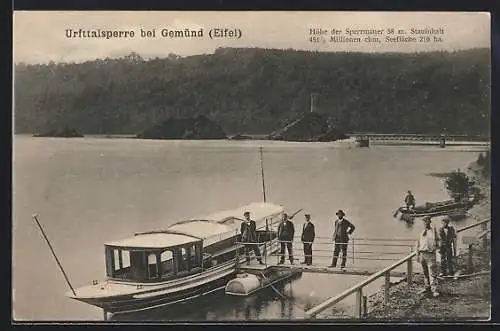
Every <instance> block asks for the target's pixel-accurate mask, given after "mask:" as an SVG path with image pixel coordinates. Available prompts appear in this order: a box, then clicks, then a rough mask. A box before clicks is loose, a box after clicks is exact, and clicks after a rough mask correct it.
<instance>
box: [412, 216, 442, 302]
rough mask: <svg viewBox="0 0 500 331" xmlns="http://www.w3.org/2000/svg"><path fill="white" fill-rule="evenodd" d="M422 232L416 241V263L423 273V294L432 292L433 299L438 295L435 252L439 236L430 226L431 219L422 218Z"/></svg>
mask: <svg viewBox="0 0 500 331" xmlns="http://www.w3.org/2000/svg"><path fill="white" fill-rule="evenodd" d="M423 221H424V224H425V225H424V230H423V231H422V232H420V235H419V237H418V240H417V246H416V252H417V262H420V264H421V265H422V269H423V272H424V282H425V289H424V293H429V292H432V295H433V296H434V297H437V296H438V295H439V292H438V290H437V265H436V250H437V248H438V247H440V245H439V234H438V232H437V230H436V228H435V227H433V226H431V217H430V216H427V217H424V219H423Z"/></svg>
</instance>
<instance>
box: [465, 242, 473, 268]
mask: <svg viewBox="0 0 500 331" xmlns="http://www.w3.org/2000/svg"><path fill="white" fill-rule="evenodd" d="M467 260H468V261H467V262H468V263H467V264H468V268H469V273H472V272H473V271H474V263H473V262H472V244H469V253H468V259H467Z"/></svg>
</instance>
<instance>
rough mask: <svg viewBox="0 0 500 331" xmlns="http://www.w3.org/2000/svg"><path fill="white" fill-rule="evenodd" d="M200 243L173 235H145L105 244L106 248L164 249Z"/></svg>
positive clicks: (182, 236) (190, 238) (180, 235)
mask: <svg viewBox="0 0 500 331" xmlns="http://www.w3.org/2000/svg"><path fill="white" fill-rule="evenodd" d="M197 241H200V240H199V239H196V238H194V237H190V236H186V235H182V234H173V233H145V234H141V235H140V236H133V237H130V238H125V239H122V240H118V241H112V242H108V243H105V245H106V246H118V247H129V248H132V247H133V248H165V247H172V246H178V245H185V244H189V243H194V242H197Z"/></svg>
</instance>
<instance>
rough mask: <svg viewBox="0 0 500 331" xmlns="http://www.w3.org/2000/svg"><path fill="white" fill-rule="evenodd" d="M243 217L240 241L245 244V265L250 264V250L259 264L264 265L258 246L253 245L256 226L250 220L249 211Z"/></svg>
mask: <svg viewBox="0 0 500 331" xmlns="http://www.w3.org/2000/svg"><path fill="white" fill-rule="evenodd" d="M243 216H245V221H244V222H241V241H242V242H244V243H245V257H246V260H247V264H250V251H251V250H253V252H254V254H255V256H256V257H257V261H259V263H260V264H264V262H262V257H261V255H260V249H259V246H258V245H257V244H254V243H255V242H257V229H256V228H257V226H256V224H255V221H254V220H252V219H250V212H249V211H246V212H245V213H244V214H243Z"/></svg>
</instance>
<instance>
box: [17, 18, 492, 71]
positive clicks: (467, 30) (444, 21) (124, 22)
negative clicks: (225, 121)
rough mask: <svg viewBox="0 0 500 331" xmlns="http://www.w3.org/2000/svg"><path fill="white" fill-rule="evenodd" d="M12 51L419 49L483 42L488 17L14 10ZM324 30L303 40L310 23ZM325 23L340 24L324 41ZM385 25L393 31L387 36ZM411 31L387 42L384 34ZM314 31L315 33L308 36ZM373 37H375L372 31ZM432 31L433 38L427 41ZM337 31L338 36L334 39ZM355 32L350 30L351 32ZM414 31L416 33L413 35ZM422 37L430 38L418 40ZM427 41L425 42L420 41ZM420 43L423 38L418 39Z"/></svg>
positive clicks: (35, 56) (58, 54) (59, 55)
mask: <svg viewBox="0 0 500 331" xmlns="http://www.w3.org/2000/svg"><path fill="white" fill-rule="evenodd" d="M13 21H14V22H13V23H14V30H13V53H14V62H15V63H20V62H24V63H47V62H49V61H55V62H83V61H88V60H94V59H96V58H105V57H120V56H124V55H127V54H130V53H131V52H135V53H139V54H140V55H141V56H143V57H145V58H151V57H165V56H168V54H170V53H174V54H177V55H180V56H189V55H196V54H209V53H213V52H214V50H215V49H217V48H218V47H265V48H285V49H287V48H292V49H298V50H313V51H329V52H335V51H356V52H422V51H435V50H447V51H453V50H461V49H468V48H477V47H490V15H489V13H484V12H482V13H478V12H324V11H322V12H286V11H282V12H255V11H253V12H250V11H248V12H244V11H243V12H215V11H214V12H186V11H182V12H181V11H177V12H176V11H169V12H157V11H140V12H119V11H113V12H110V11H108V12H104V11H101V12H97V11H94V12H92V11H85V12H83V11H81V12H79V11H74V12H54V11H16V12H14V18H13ZM184 28H188V29H191V30H199V29H203V33H204V34H203V37H200V38H168V37H167V38H165V37H162V36H161V31H162V29H168V30H177V29H184ZM214 28H229V29H239V31H241V38H214V39H211V38H210V37H209V34H208V33H209V31H210V30H211V29H214ZM311 28H313V29H314V28H316V29H322V30H326V31H327V33H326V35H323V36H322V37H323V38H324V39H323V40H324V42H323V40H321V41H320V42H311V40H310V37H312V35H311V34H310V29H311ZM412 28H415V29H421V30H422V29H425V28H428V29H430V28H433V29H434V30H435V31H438V30H439V29H440V28H442V29H443V30H442V31H443V32H444V33H443V34H431V35H428V34H421V35H411V34H410V29H412ZM67 29H73V30H76V31H78V30H79V29H83V30H89V29H90V30H95V29H102V30H128V31H130V30H133V31H134V33H135V36H134V38H112V39H105V38H68V37H66V30H67ZM141 29H143V30H152V29H154V30H155V33H156V38H142V37H141V33H140V31H141ZM332 29H335V30H340V32H339V33H338V34H336V35H335V36H336V37H337V41H334V42H331V37H332V34H331V31H332ZM348 29H350V30H359V29H364V30H369V29H381V30H383V34H380V35H378V37H379V38H380V42H368V41H366V40H365V38H366V35H361V36H357V37H360V38H361V41H360V42H339V40H341V39H342V38H345V37H348V35H347V34H346V31H347V30H348ZM388 29H394V31H395V33H396V34H393V35H389V34H388ZM398 29H402V30H404V31H405V34H404V35H399V36H400V38H409V37H415V39H414V41H411V42H405V41H400V40H398V41H391V42H387V41H386V39H385V38H386V37H387V36H397V31H398ZM315 36H317V35H315ZM372 36H377V35H372ZM434 36H436V37H438V38H440V41H435V39H434ZM339 37H340V39H339ZM352 37H356V36H354V35H353V36H352ZM420 37H422V38H420ZM425 37H430V38H429V39H425ZM426 40H428V41H426ZM421 41H424V42H421Z"/></svg>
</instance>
